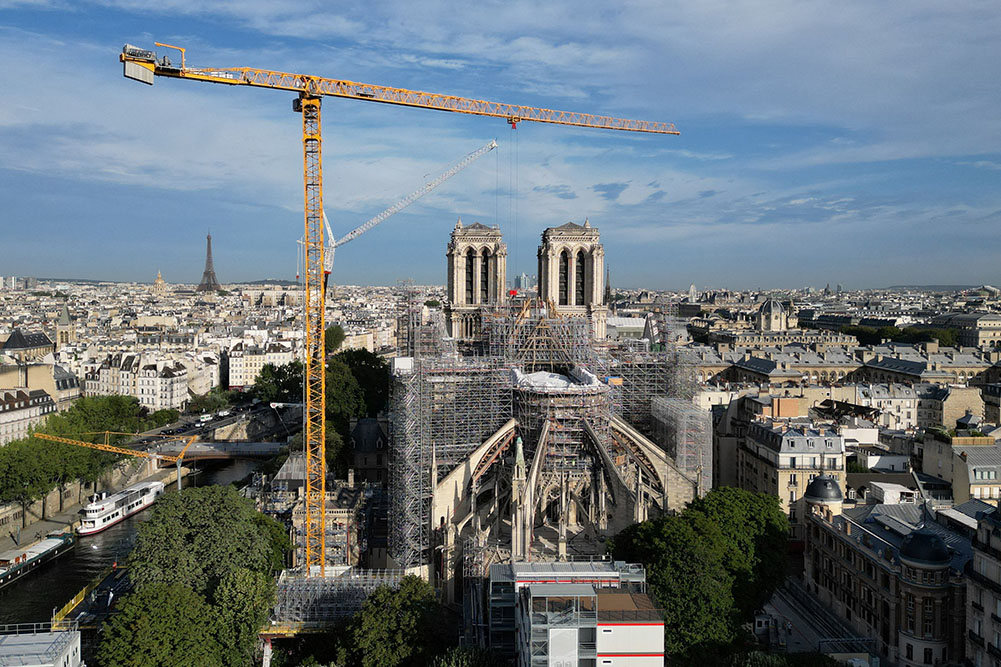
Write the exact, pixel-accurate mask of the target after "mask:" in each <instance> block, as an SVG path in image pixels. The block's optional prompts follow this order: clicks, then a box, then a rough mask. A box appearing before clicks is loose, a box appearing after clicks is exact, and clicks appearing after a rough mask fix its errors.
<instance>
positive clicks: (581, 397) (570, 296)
mask: <svg viewBox="0 0 1001 667" xmlns="http://www.w3.org/2000/svg"><path fill="white" fill-rule="evenodd" d="M446 257H447V259H448V294H447V303H446V304H445V305H444V308H443V311H441V312H440V313H438V315H440V316H441V317H440V319H439V320H437V321H432V322H430V323H428V322H412V323H411V324H410V325H409V326H410V327H411V328H417V329H426V330H422V331H414V332H410V333H409V334H408V336H409V337H410V338H412V339H420V340H430V339H432V338H434V337H435V336H437V340H436V342H434V344H432V345H427V346H416V347H415V348H414V349H413V350H412V351H411V355H412V356H409V357H398V358H396V359H394V360H393V367H392V390H391V393H392V395H391V406H392V408H391V412H392V419H391V424H390V452H389V454H390V479H389V482H390V484H389V486H390V494H389V497H390V507H389V524H390V525H389V555H390V557H391V558H392V566H393V567H400V568H403V569H406V570H408V571H411V572H417V573H420V574H422V575H423V576H426V577H427V578H429V579H432V580H434V581H435V582H436V584H440V585H441V586H442V587H443V590H444V592H445V599H446V600H448V601H455V600H456V599H457V598H458V597H461V595H462V593H461V589H462V586H463V584H462V582H463V581H466V582H469V581H473V580H474V579H475V578H477V577H482V576H483V573H484V572H485V569H484V568H487V567H488V566H489V565H490V564H491V563H495V562H502V561H505V560H506V561H525V560H540V559H542V560H547V559H549V560H552V559H567V558H572V557H574V556H587V555H594V554H600V553H603V550H604V547H603V544H604V541H605V539H606V538H607V537H610V536H612V535H614V534H615V533H617V532H618V531H619V530H621V529H622V528H624V527H625V526H627V525H629V524H630V523H632V522H634V521H641V520H643V519H645V518H646V517H648V516H650V515H656V514H659V513H663V512H667V511H670V510H673V509H678V508H681V507H683V506H684V503H685V502H687V501H689V500H691V499H692V498H694V497H696V496H698V495H700V494H702V493H704V492H705V491H706V490H707V484H706V480H707V479H709V478H710V476H709V472H710V464H711V461H710V459H709V456H710V455H711V452H709V451H705V452H696V453H695V454H696V455H695V456H685V457H684V458H682V457H680V456H679V455H678V454H677V453H676V452H672V450H671V447H670V446H668V445H665V444H664V443H659V442H657V441H656V440H655V434H654V432H653V429H652V428H650V423H651V403H652V401H653V400H654V398H655V397H659V396H663V397H671V396H676V395H680V393H681V392H680V391H679V387H680V386H681V385H682V384H683V383H679V381H678V380H679V377H680V374H679V369H681V368H682V366H681V365H680V364H679V363H678V358H679V357H678V355H677V354H676V353H674V352H670V351H668V352H662V351H658V352H655V351H651V350H650V346H649V342H648V341H631V342H618V341H608V340H605V332H606V321H607V316H608V314H607V305H606V303H605V284H604V275H605V254H604V248H603V247H602V245H601V237H600V234H599V232H598V229H597V228H594V227H592V226H591V224H590V223H589V222H588V221H587V220H585V221H584V224H583V225H579V224H575V223H573V222H568V223H566V224H564V225H561V226H559V227H553V228H549V229H546V230H545V231H544V232H543V233H542V244H541V246H540V247H539V250H538V271H539V273H538V276H539V284H538V293H537V294H535V295H533V294H514V293H509V292H508V291H507V284H506V282H507V246H506V245H505V243H504V242H503V238H502V235H501V231H500V229H498V228H497V227H487V226H485V225H482V224H480V223H473V224H471V225H468V226H464V225H463V224H462V222H461V221H459V222H457V223H456V224H455V227H454V229H453V230H452V234H451V238H450V240H449V243H448V250H447V253H446ZM432 319H433V318H432ZM436 332H437V333H436ZM644 345H645V347H644Z"/></svg>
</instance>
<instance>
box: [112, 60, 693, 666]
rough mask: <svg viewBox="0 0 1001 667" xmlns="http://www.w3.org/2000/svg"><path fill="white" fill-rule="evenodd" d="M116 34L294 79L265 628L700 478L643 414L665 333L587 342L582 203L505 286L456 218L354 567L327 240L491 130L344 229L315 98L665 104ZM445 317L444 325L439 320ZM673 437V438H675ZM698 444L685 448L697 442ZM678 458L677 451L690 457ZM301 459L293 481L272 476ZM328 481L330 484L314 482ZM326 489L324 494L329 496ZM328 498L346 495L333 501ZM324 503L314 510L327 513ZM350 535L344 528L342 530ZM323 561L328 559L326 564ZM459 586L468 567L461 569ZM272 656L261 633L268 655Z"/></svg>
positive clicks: (149, 68)
mask: <svg viewBox="0 0 1001 667" xmlns="http://www.w3.org/2000/svg"><path fill="white" fill-rule="evenodd" d="M157 46H161V47H163V48H167V49H173V50H174V51H176V52H177V54H178V55H179V58H180V63H179V64H178V63H176V62H173V61H172V60H171V58H170V57H168V56H166V55H158V54H157V53H155V52H153V51H150V50H147V49H143V48H139V47H135V46H131V45H126V46H125V47H124V48H123V50H122V53H121V55H120V61H121V62H122V64H123V68H124V70H123V71H124V75H125V77H126V78H130V79H133V80H136V81H139V82H142V83H145V84H148V85H153V83H154V80H155V79H156V78H157V77H164V78H172V79H182V80H184V79H186V80H191V81H199V82H204V83H212V84H223V85H226V86H247V87H251V88H262V89H271V90H282V91H288V92H292V93H293V94H294V95H295V98H294V99H293V104H292V107H293V111H294V112H296V113H298V114H300V115H301V122H302V155H303V172H302V177H303V185H304V189H303V193H304V194H303V198H304V232H305V233H304V235H303V237H302V241H301V242H300V243H301V266H302V276H303V289H304V295H303V296H304V298H303V300H302V303H303V323H304V341H305V352H304V359H303V361H304V373H303V375H304V383H303V384H304V391H303V449H304V454H303V456H302V458H301V459H300V460H299V461H298V462H296V463H294V464H293V463H291V462H290V464H289V467H288V470H286V471H285V476H284V482H285V488H284V489H274V490H275V492H276V493H277V495H275V496H274V497H272V498H270V499H269V500H267V501H266V503H265V504H269V505H270V506H271V509H272V510H273V511H276V512H291V514H292V515H293V520H292V523H293V525H294V526H295V528H294V531H295V535H296V537H297V553H296V564H297V565H296V567H295V569H293V570H289V571H288V572H286V573H284V574H283V575H282V577H281V578H280V580H279V582H278V584H279V585H278V605H277V606H276V608H275V610H274V614H273V616H272V623H271V627H270V628H268V629H266V630H264V631H263V632H262V635H263V636H265V637H268V638H270V637H282V636H290V635H294V634H296V633H298V632H302V631H308V630H310V629H316V628H321V627H326V626H330V625H332V624H333V623H335V622H336V621H338V620H339V619H341V618H343V616H344V615H345V614H350V613H353V612H354V611H355V610H357V608H358V605H359V604H360V601H361V600H363V599H364V597H365V595H367V593H368V592H370V591H371V590H373V589H374V588H375V587H377V586H379V585H382V584H390V585H392V584H393V583H394V582H395V581H398V580H399V577H400V576H401V575H402V573H404V572H406V573H415V574H419V575H420V576H423V577H425V578H427V579H428V580H430V581H431V582H432V584H433V585H434V586H435V587H436V588H437V589H438V590H439V591H440V596H441V599H442V601H443V602H445V603H448V604H455V605H458V604H459V603H460V602H461V601H462V599H463V596H464V589H465V588H466V585H465V584H464V581H467V580H471V579H473V578H474V577H469V576H463V575H464V573H473V572H483V571H485V568H486V566H487V565H488V564H489V563H490V562H491V561H496V560H498V559H505V558H506V559H509V560H515V561H528V560H545V559H569V558H574V557H577V556H591V555H596V554H600V553H602V552H603V544H602V543H603V542H604V540H605V539H606V538H607V537H608V536H610V535H613V534H614V533H615V532H617V531H618V530H620V529H621V528H624V527H625V526H626V525H628V524H630V523H632V522H634V521H642V520H643V519H645V518H646V517H647V516H649V515H651V514H657V513H661V512H668V511H671V510H673V509H677V508H680V507H681V506H682V505H683V504H684V502H686V501H687V500H690V499H691V498H693V497H694V496H696V495H698V494H699V493H701V492H702V491H703V488H704V487H703V486H702V484H701V482H700V474H701V470H698V471H696V472H695V473H694V474H693V473H692V472H691V471H689V470H687V469H685V468H684V467H679V465H678V462H677V461H676V460H675V458H673V457H672V456H670V455H669V454H668V451H675V452H677V451H679V448H678V447H674V448H673V450H672V447H665V446H662V445H660V444H657V443H655V442H654V441H653V440H652V439H651V438H652V437H653V434H652V430H651V423H652V418H651V400H652V399H653V397H655V396H671V397H675V398H683V397H685V396H688V395H690V392H691V389H690V388H689V387H687V386H686V382H688V378H690V377H692V373H691V372H690V370H691V369H690V368H688V366H687V365H686V363H685V360H684V358H683V356H682V355H681V354H680V353H679V352H677V351H674V352H671V351H669V352H658V353H652V352H650V351H649V350H650V348H649V342H648V343H647V344H646V346H645V347H643V346H640V349H637V347H636V345H635V344H631V345H625V346H620V345H619V344H616V343H613V342H604V339H605V333H606V319H607V315H608V305H607V303H606V294H605V285H604V274H605V269H604V248H603V247H602V245H601V243H600V238H599V234H598V230H597V229H596V228H593V227H591V225H590V223H589V221H588V220H586V219H585V220H584V223H583V225H579V224H575V223H572V222H569V223H566V224H564V225H561V226H559V227H553V228H549V229H546V230H545V231H544V232H543V234H542V241H543V243H542V246H541V247H540V249H539V283H540V286H539V290H538V293H537V294H535V295H534V297H533V298H531V299H526V298H524V296H522V297H520V298H516V299H514V300H512V301H511V302H509V301H508V298H507V297H508V296H509V294H508V292H507V281H506V256H507V255H506V246H505V245H504V244H503V243H502V242H501V234H500V231H499V227H498V226H496V225H495V226H493V227H486V226H485V225H482V224H480V223H474V224H473V225H471V226H469V227H468V228H464V227H463V225H462V224H461V220H460V221H458V222H457V223H456V225H455V229H454V231H453V235H452V243H450V244H449V253H448V257H449V282H448V284H449V291H450V294H449V296H448V298H447V299H446V303H445V306H444V308H443V309H442V311H440V312H432V313H431V314H430V316H428V317H425V314H424V310H423V309H422V308H418V307H417V301H416V299H415V298H414V293H413V291H411V294H410V295H408V298H407V299H406V303H407V306H406V312H404V313H402V314H401V317H400V325H401V327H400V329H401V331H400V339H399V340H400V350H399V356H398V357H397V358H396V359H394V363H393V365H392V379H391V384H392V386H391V407H390V413H391V414H390V420H389V423H390V450H389V466H390V467H389V493H388V495H389V502H388V521H389V526H388V553H389V557H390V565H391V567H394V568H395V569H392V570H389V571H362V570H358V569H355V568H353V567H352V565H351V563H352V560H353V548H352V545H351V535H352V534H353V526H354V525H356V523H357V520H358V516H359V514H360V512H361V508H360V505H359V502H358V499H357V498H352V497H350V494H347V495H344V493H342V491H343V489H340V490H339V489H338V487H337V485H336V484H332V486H331V487H330V489H329V490H328V486H327V485H328V481H329V480H328V475H327V468H326V458H325V443H326V430H327V424H326V409H325V396H326V391H325V377H326V371H325V368H326V354H327V351H326V349H325V344H326V343H325V331H326V320H325V318H326V311H327V282H328V277H329V276H330V275H331V273H332V271H333V257H334V249H335V248H337V247H338V246H341V245H343V244H345V243H347V242H349V241H351V240H353V239H355V238H357V237H358V236H360V235H361V234H363V233H364V232H365V231H367V230H368V229H371V228H372V227H374V226H375V225H378V224H379V223H381V222H382V221H383V220H385V219H386V218H387V217H388V216H390V215H392V214H393V213H394V212H396V211H398V210H400V208H402V207H403V206H406V205H408V204H409V203H410V202H412V201H414V200H415V199H416V198H418V197H420V196H422V195H423V194H425V193H426V192H429V191H430V190H431V189H433V187H435V186H436V185H437V184H438V183H440V182H442V181H443V180H444V179H446V178H448V177H450V176H451V175H453V174H455V173H457V172H458V171H459V170H461V168H462V167H463V166H464V165H466V164H468V163H469V162H471V161H472V160H475V159H476V158H477V157H479V156H480V155H482V154H484V153H486V152H489V151H490V150H492V148H493V147H495V146H496V143H495V142H491V143H489V144H487V145H486V146H484V147H483V148H481V149H480V150H478V151H476V152H474V153H471V154H470V155H468V156H466V157H465V158H464V159H463V160H461V161H460V162H459V163H457V164H456V165H454V166H453V167H452V168H451V169H449V170H448V171H446V172H445V173H444V174H442V175H441V176H439V177H438V179H435V180H434V181H431V182H429V183H428V184H426V185H425V186H423V187H422V188H419V189H418V190H417V191H415V192H414V193H412V194H411V195H410V196H409V197H407V198H405V199H404V200H402V201H401V202H398V203H397V204H396V205H394V206H393V207H390V208H389V209H387V210H386V211H384V212H383V213H381V214H379V215H378V216H376V217H375V218H372V219H370V220H369V221H367V222H366V223H365V224H363V225H362V226H360V227H358V228H357V229H355V230H354V231H352V232H349V233H348V234H347V235H345V236H342V237H341V238H339V239H338V238H336V237H335V236H334V235H333V233H332V231H331V230H330V226H329V224H328V223H327V222H326V213H325V211H324V205H323V202H324V191H323V177H322V165H323V161H322V145H323V144H322V131H321V113H320V111H321V106H322V100H323V98H324V97H335V98H342V99H351V100H358V101H367V102H379V103H384V104H391V105H399V106H402V107H410V108H423V109H434V110H439V111H446V112H453V113H462V114H468V115H474V116H483V117H491V118H499V119H503V120H505V121H506V122H507V123H509V124H510V126H511V128H512V129H514V128H515V127H517V125H518V123H522V122H538V123H548V124H553V125H565V126H577V127H588V128H597V129H605V130H618V131H626V132H644V133H652V134H661V135H674V134H678V132H677V130H676V129H675V128H674V126H673V125H672V124H670V123H658V122H649V121H637V120H627V119H620V118H612V117H609V116H598V115H592V114H588V113H579V112H566V111H554V110H551V109H544V108H536V107H528V106H520V105H511V104H500V103H495V102H486V101H483V100H477V99H469V98H462V97H456V96H452V95H441V94H435V93H426V92H418V91H413V90H406V89H400V88H391V87H387V86H379V85H373V84H364V83H357V82H352V81H345V80H338V79H329V78H324V77H319V76H313V75H302V74H293V73H288V72H278V71H273V70H262V69H255V68H250V67H227V68H195V67H189V66H188V65H187V61H186V52H185V49H184V48H182V47H176V46H171V45H168V44H160V43H157ZM455 323H460V324H461V325H462V330H461V331H455V330H453V327H454V325H455ZM681 451H687V450H685V448H684V447H682V448H681ZM694 458H698V457H694ZM694 458H692V457H687V458H684V464H685V465H689V464H690V462H691V460H694ZM291 477H299V478H300V479H301V480H302V484H301V485H300V486H299V488H298V489H297V490H296V491H295V495H294V496H293V495H290V492H291V491H292V490H291V489H290V488H289V485H288V484H287V482H288V481H290V478H291ZM331 491H333V492H334V493H335V496H339V497H335V498H332V497H331ZM332 500H333V501H334V505H335V506H333V507H332V506H331V501H332ZM342 510H343V511H342ZM328 512H329V513H328ZM359 541H360V540H355V542H354V544H355V545H356V546H357V545H358V543H359ZM334 563H337V564H334ZM468 585H469V586H470V587H471V588H470V590H472V589H473V588H472V587H474V586H475V585H474V584H473V583H469V584H468ZM269 658H270V643H268V651H266V654H265V664H268V662H269Z"/></svg>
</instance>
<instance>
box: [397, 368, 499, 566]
mask: <svg viewBox="0 0 1001 667" xmlns="http://www.w3.org/2000/svg"><path fill="white" fill-rule="evenodd" d="M391 403H392V421H391V422H390V442H391V443H392V444H391V447H390V451H389V467H390V470H389V480H390V527H389V553H390V555H391V556H392V557H393V558H394V559H395V561H396V563H397V564H398V565H399V566H400V567H403V568H412V567H418V566H421V565H424V564H426V563H427V562H428V555H429V554H428V550H429V549H430V530H431V525H430V506H431V494H432V491H433V484H434V483H435V480H436V479H441V478H442V477H444V476H445V475H447V474H448V473H449V472H450V471H451V470H452V469H453V468H454V467H455V466H456V465H458V464H460V463H461V462H462V461H463V460H465V458H466V457H467V456H469V454H470V453H472V451H473V450H474V449H476V448H477V447H478V446H479V445H480V444H481V443H482V442H483V441H484V440H485V439H486V438H487V437H489V436H490V434H492V433H493V432H494V431H496V430H497V429H498V428H500V426H502V425H503V424H504V422H506V421H507V420H508V419H510V417H511V381H510V371H509V370H508V369H507V368H506V366H505V365H504V364H503V362H502V360H499V359H496V358H490V357H482V358H462V357H417V358H415V359H406V360H399V361H398V363H396V364H395V366H394V371H393V382H392V392H391Z"/></svg>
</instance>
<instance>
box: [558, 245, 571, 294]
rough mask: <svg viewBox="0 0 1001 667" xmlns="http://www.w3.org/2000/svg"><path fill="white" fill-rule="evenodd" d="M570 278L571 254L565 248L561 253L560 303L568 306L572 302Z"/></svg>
mask: <svg viewBox="0 0 1001 667" xmlns="http://www.w3.org/2000/svg"><path fill="white" fill-rule="evenodd" d="M569 279H570V256H569V255H567V251H566V250H564V251H563V252H561V253H560V295H559V296H560V304H559V305H561V306H566V305H569V304H570V299H569V294H568V293H567V292H568V288H569V285H568V284H567V281H568V280H569Z"/></svg>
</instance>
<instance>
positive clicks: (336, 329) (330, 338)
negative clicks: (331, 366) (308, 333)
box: [323, 324, 345, 354]
mask: <svg viewBox="0 0 1001 667" xmlns="http://www.w3.org/2000/svg"><path fill="white" fill-rule="evenodd" d="M344 338H345V334H344V329H342V328H341V325H339V324H335V325H334V326H332V327H327V330H326V331H325V332H323V347H324V349H325V350H326V351H327V354H333V353H334V352H336V351H337V350H339V349H340V347H341V343H343V342H344Z"/></svg>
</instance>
